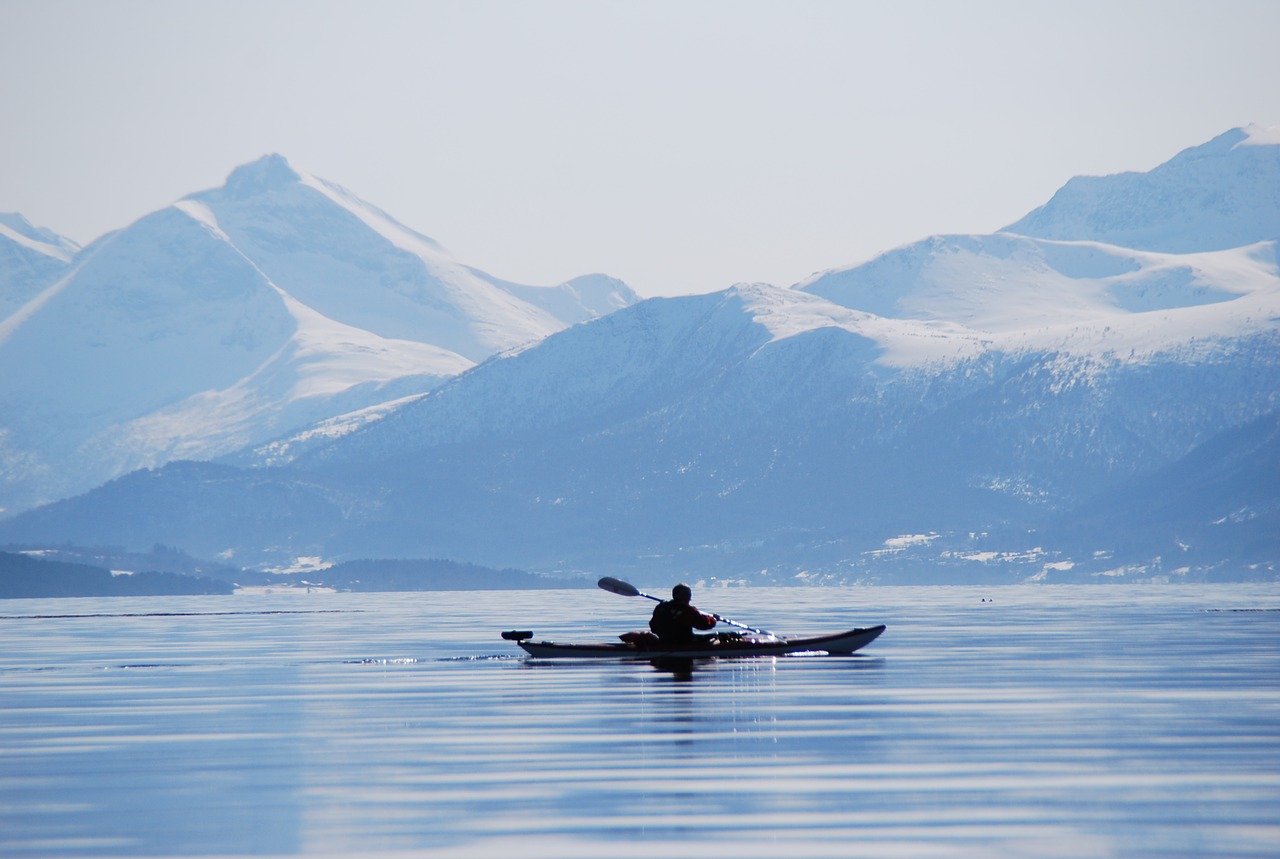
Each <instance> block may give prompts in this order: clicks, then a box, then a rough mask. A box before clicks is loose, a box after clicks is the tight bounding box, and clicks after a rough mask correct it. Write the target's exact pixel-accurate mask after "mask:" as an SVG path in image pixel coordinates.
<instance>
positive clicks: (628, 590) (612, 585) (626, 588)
mask: <svg viewBox="0 0 1280 859" xmlns="http://www.w3.org/2000/svg"><path fill="white" fill-rule="evenodd" d="M596 584H597V585H599V586H600V587H601V588H602V589H604V590H606V591H608V592H609V593H611V594H617V595H618V596H620V597H644V598H645V599H649V600H653V601H654V602H662V598H661V597H655V596H653V595H652V594H647V593H645V592H644V591H641V590H638V589H637V588H636V586H635V585H633V584H631V583H630V582H624V581H622V580H621V579H615V578H614V577H613V576H605V577H604V578H603V579H601V580H600V581H598V582H596ZM711 616H712V617H714V618H715V619H716V620H718V621H720V622H721V623H727V624H729V626H736V627H738V628H739V629H746V630H749V631H751V632H755V633H759V634H760V635H770V636H773V637H774V638H778V636H776V635H774V634H773V633H772V632H770V631H769V630H767V629H756V628H755V627H754V626H747V625H746V624H745V623H738V622H737V621H736V620H730V619H729V618H727V617H721V616H720V615H718V614H713V615H711Z"/></svg>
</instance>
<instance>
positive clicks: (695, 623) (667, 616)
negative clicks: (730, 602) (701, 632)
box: [649, 582, 719, 644]
mask: <svg viewBox="0 0 1280 859" xmlns="http://www.w3.org/2000/svg"><path fill="white" fill-rule="evenodd" d="M692 599H693V590H692V589H691V588H690V587H689V586H688V585H686V584H684V583H683V582H682V583H681V584H678V585H676V586H675V587H674V588H672V589H671V599H669V600H666V601H664V602H660V603H658V604H657V605H656V606H654V609H653V617H651V618H649V629H651V630H653V632H654V634H655V635H657V636H658V638H659V639H661V640H662V641H663V643H671V644H683V643H686V642H689V641H693V640H694V639H695V638H696V637H697V636H695V635H694V634H693V631H694V630H695V629H714V628H715V625H716V621H717V620H719V618H717V617H716V616H715V615H713V614H704V613H702V612H700V611H698V610H697V609H696V608H694V607H693V606H692V605H690V600H692Z"/></svg>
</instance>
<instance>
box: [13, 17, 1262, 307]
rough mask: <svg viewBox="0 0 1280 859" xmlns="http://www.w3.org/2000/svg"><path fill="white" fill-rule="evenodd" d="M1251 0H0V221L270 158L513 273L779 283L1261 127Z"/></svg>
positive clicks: (123, 200) (72, 223)
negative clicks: (1, 215) (274, 155)
mask: <svg viewBox="0 0 1280 859" xmlns="http://www.w3.org/2000/svg"><path fill="white" fill-rule="evenodd" d="M1277 33H1280V3H1277V2H1275V0H1258V2H1252V1H1251V0H1215V2H1212V3H1210V2H1177V0H1161V2H1126V0H1104V2H1092V0H1086V1H1085V2H1082V0H1073V2H1070V3H1067V2H1060V0H1053V2H1034V0H1019V2H949V3H942V2H901V0H898V2H888V0H882V2H874V3H873V2H866V3H863V2H803V0H787V2H749V0H729V1H728V2H697V0H679V2H663V1H662V0H648V2H537V0H525V2H477V0H468V2H385V0H383V2H377V0H362V2H335V0H305V2H292V0H290V2H283V0H277V2H269V1H268V2H261V0H254V2H240V0H218V2H174V1H173V0H166V2H121V0H115V2H69V0H0V118H2V121H3V133H0V165H3V167H2V168H0V211H18V212H21V213H23V214H24V215H26V216H27V217H28V218H29V219H30V220H32V221H33V222H35V223H37V224H38V225H41V226H47V227H50V228H52V229H54V230H56V231H58V232H60V233H63V234H65V235H68V236H70V237H71V238H73V239H75V240H77V241H79V242H82V243H87V242H88V241H90V240H92V239H94V238H96V237H97V236H98V235H101V234H102V233H104V232H106V231H108V230H112V229H116V228H119V227H123V226H126V225H128V224H129V223H130V222H132V221H134V220H136V219H137V218H140V217H142V216H143V215H145V214H147V213H149V212H151V211H154V210H156V209H159V208H162V207H164V206H166V205H168V204H170V203H172V202H174V201H175V200H177V199H179V198H181V197H183V196H185V195H187V194H189V193H191V192H194V191H199V190H203V189H206V188H210V187H214V186H217V185H221V184H222V182H223V181H224V180H225V178H226V175H227V174H228V173H229V172H230V171H231V170H232V169H234V168H235V167H236V166H237V165H239V164H242V163H245V162H248V161H252V160H255V159H256V158H258V157H260V156H261V155H264V154H266V153H269V152H279V153H281V154H283V155H285V156H286V157H287V158H289V160H290V161H291V162H292V163H293V164H294V165H295V166H296V167H298V168H300V169H303V170H306V171H308V172H311V173H314V174H316V175H318V176H321V177H323V178H326V179H328V180H330V181H333V182H336V183H338V184H340V185H344V186H346V187H347V188H348V189H350V190H351V191H353V192H354V193H356V194H357V195H359V196H361V197H363V198H364V199H366V200H368V201H369V202H371V203H374V204H375V205H378V206H380V207H381V208H383V209H385V210H387V211H388V212H389V213H391V214H392V215H393V216H395V217H396V218H398V219H399V220H400V221H402V222H404V223H405V224H407V225H408V226H410V227H413V228H414V229H416V230H418V231H419V232H422V233H425V234H427V235H429V236H431V237H432V238H434V239H436V240H437V241H439V242H441V243H442V244H443V245H445V246H446V247H447V248H449V249H450V250H451V251H453V253H454V254H455V256H457V257H458V258H459V259H460V260H462V261H463V262H466V263H469V264H471V265H474V266H476V267H478V268H481V269H484V270H485V271H488V272H489V273H491V274H493V275H496V276H499V277H503V278H507V279H509V280H514V281H518V282H521V283H533V284H554V283H559V282H561V281H564V280H567V279H568V278H570V277H573V276H575V275H578V274H584V273H588V272H594V271H601V272H605V273H608V274H611V275H614V276H616V277H620V278H622V279H624V280H626V281H627V282H628V283H630V284H631V286H632V287H633V288H635V289H636V291H637V292H639V293H641V295H645V296H652V295H667V294H676V293H685V292H708V291H712V290H717V289H722V288H724V287H726V286H729V285H730V284H732V283H735V282H738V281H768V282H771V283H776V284H779V285H789V284H791V283H794V282H796V281H798V280H800V279H802V278H804V277H807V276H808V275H809V274H810V273H812V272H814V271H818V270H821V269H826V268H831V267H835V266H841V265H848V264H851V263H856V262H860V261H863V260H865V259H868V258H870V257H872V256H874V255H876V254H878V253H880V252H881V251H884V250H888V249H889V248H892V247H895V246H897V245H901V244H905V243H908V242H912V241H916V240H917V239H921V238H924V237H926V236H928V235H931V234H935V233H957V232H991V231H994V230H996V229H998V228H999V227H1001V226H1003V225H1005V224H1008V223H1011V222H1013V221H1015V220H1017V219H1018V218H1019V217H1021V216H1022V215H1023V214H1025V213H1026V212H1028V211H1029V210H1031V209H1033V208H1035V207H1036V206H1038V205H1040V204H1042V203H1044V202H1045V201H1047V200H1048V199H1049V197H1050V196H1051V195H1052V194H1053V192H1054V191H1056V190H1057V189H1058V188H1059V187H1060V186H1061V185H1062V184H1063V183H1064V182H1066V180H1067V179H1069V178H1071V177H1072V176H1074V175H1077V174H1094V175H1097V174H1107V173H1115V172H1119V171H1123V170H1148V169H1150V168H1152V167H1155V166H1156V165H1157V164H1159V163H1161V162H1163V161H1165V160H1167V159H1168V158H1170V157H1171V156H1173V155H1174V154H1176V153H1177V152H1178V151H1180V150H1182V149H1185V148H1187V147H1189V146H1194V145H1197V144H1200V143H1203V142H1204V141H1206V140H1208V139H1210V138H1212V137H1214V136H1216V135H1218V134H1220V133H1221V132H1224V131H1226V130H1228V129H1230V128H1233V127H1236V126H1240V125H1245V124H1248V123H1251V122H1252V123H1259V124H1263V125H1274V124H1280V51H1278V50H1277V48H1276V34H1277Z"/></svg>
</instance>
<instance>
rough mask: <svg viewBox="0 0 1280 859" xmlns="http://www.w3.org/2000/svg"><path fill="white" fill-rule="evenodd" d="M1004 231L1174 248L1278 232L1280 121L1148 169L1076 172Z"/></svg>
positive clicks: (1222, 244)
mask: <svg viewBox="0 0 1280 859" xmlns="http://www.w3.org/2000/svg"><path fill="white" fill-rule="evenodd" d="M1005 230H1006V231H1008V232H1012V233H1019V234H1021V235H1026V236H1037V237H1039V238H1046V239H1064V240H1081V241H1099V242H1105V243H1107V244H1112V245H1120V246H1123V247H1129V248H1136V249H1141V250H1153V251H1168V252H1172V253H1192V252H1196V251H1207V250H1222V249H1225V248H1236V247H1241V246H1244V245H1251V244H1255V243H1257V242H1263V241H1271V240H1274V239H1280V127H1275V126H1272V127H1266V126H1257V125H1251V126H1248V127H1246V128H1235V129H1232V130H1231V131H1228V132H1226V133H1224V134H1222V135H1219V136H1218V137H1215V138H1214V139H1213V140H1210V141H1209V142H1208V143H1204V144H1202V145H1200V146H1195V147H1192V148H1191V149H1187V150H1185V151H1183V152H1181V153H1179V154H1178V155H1177V156H1175V157H1174V158H1172V159H1171V160H1169V161H1168V162H1166V163H1165V164H1162V165H1160V166H1159V167H1157V168H1155V169H1154V170H1151V171H1150V172H1147V173H1122V174H1119V175H1115V176H1102V177H1096V176H1080V177H1077V178H1075V179H1072V180H1071V181H1070V182H1068V183H1067V184H1066V185H1065V186H1063V188H1062V189H1061V190H1060V191H1058V193H1057V194H1055V195H1054V196H1053V199H1051V200H1050V201H1049V202H1048V203H1046V204H1045V205H1044V206H1042V207H1040V208H1039V209H1036V210H1035V211H1034V212H1031V213H1030V214H1028V215H1027V216H1026V217H1024V218H1022V219H1021V220H1019V221H1017V222H1016V223H1014V224H1011V225H1010V226H1008V227H1006V228H1005Z"/></svg>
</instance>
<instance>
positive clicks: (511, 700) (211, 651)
mask: <svg viewBox="0 0 1280 859" xmlns="http://www.w3.org/2000/svg"><path fill="white" fill-rule="evenodd" d="M695 601H696V602H697V603H698V604H699V606H700V607H702V608H704V609H706V610H714V611H719V612H720V613H722V614H724V615H726V616H729V617H732V618H734V619H736V620H739V621H742V622H745V623H749V624H752V625H757V626H766V627H769V628H771V629H776V630H778V631H785V632H790V633H795V634H805V633H808V634H812V633H821V632H832V631H837V630H841V629H845V628H849V627H853V626H869V625H872V624H876V623H887V624H888V626H889V629H888V631H887V632H886V633H885V635H883V636H882V637H881V638H880V639H879V640H878V641H876V642H875V643H873V644H872V645H871V646H870V647H869V648H867V650H866V651H865V652H864V654H862V655H859V656H853V657H791V658H778V659H752V660H739V661H724V662H713V663H705V664H695V665H693V666H692V667H690V668H687V669H686V668H683V667H679V666H677V667H674V668H672V667H669V666H654V665H651V664H649V663H646V662H634V663H619V662H601V661H536V660H531V659H528V658H526V657H524V656H523V655H521V654H519V651H517V650H516V648H515V647H514V645H511V644H509V643H507V642H504V641H502V640H500V639H499V636H498V633H499V632H500V631H501V630H503V629H510V628H532V629H533V630H534V631H535V633H536V635H537V637H538V638H547V639H554V640H602V639H607V638H610V637H612V636H613V635H615V634H616V633H618V632H621V631H625V630H627V629H632V628H640V627H642V626H643V623H644V619H645V617H646V616H647V613H648V609H649V608H650V607H651V605H652V603H648V602H647V601H645V600H642V599H624V598H621V597H618V596H614V595H611V594H607V593H604V592H602V591H598V590H581V591H549V592H548V591H542V592H473V593H413V594H379V595H367V594H311V595H301V594H299V595H260V596H248V595H239V596H234V597H196V598H116V599H94V600H44V601H35V600H12V601H7V602H4V603H0V642H2V643H3V651H2V652H0V856H6V857H14V856H126V855H127V856H160V855H183V856H204V855H210V856H212V855H227V856H233V855H348V856H355V855H360V856H378V855H384V856H386V855H395V854H400V855H406V856H407V855H414V856H422V855H427V856H520V857H597V856H609V857H650V856H657V855H664V856H703V855H731V856H747V857H753V856H761V857H762V856H768V857H778V856H788V857H790V856H815V857H817V856H833V857H835V856H840V857H844V856H851V855H856V856H860V857H881V856H883V857H891V856H892V857H904V856H920V857H939V856H941V857H953V856H954V857H960V856H1016V857H1022V856H1028V857H1038V856H1051V857H1058V856H1061V857H1092V856H1122V857H1134V856H1151V857H1155V856H1159V857H1166V858H1167V857H1192V856H1196V857H1201V856H1215V857H1228V856H1273V855H1275V853H1276V849H1277V845H1280V647H1278V646H1277V642H1280V588H1277V587H1276V586H1274V585H1221V586H1208V585H1205V586H1191V585H1186V586H1183V585H1167V586H1160V585H1151V586H1137V585H1128V586H1093V587H1089V586H1017V587H1004V588H972V587H933V588H903V587H881V588H827V589H778V588H732V589H716V590H710V589H705V588H702V589H698V590H697V591H695Z"/></svg>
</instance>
